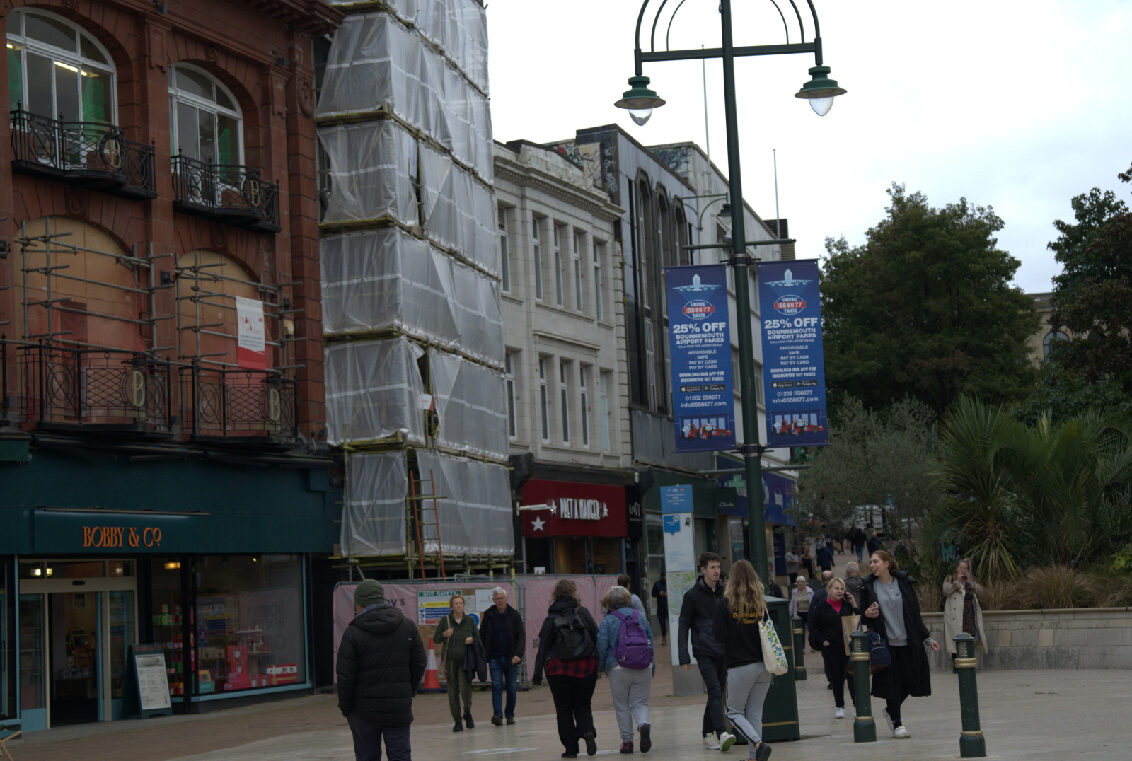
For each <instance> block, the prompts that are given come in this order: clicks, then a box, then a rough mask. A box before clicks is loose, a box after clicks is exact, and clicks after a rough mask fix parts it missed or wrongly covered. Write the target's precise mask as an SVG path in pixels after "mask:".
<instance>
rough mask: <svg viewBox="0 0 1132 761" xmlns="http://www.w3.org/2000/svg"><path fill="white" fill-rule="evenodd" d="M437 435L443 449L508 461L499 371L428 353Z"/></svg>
mask: <svg viewBox="0 0 1132 761" xmlns="http://www.w3.org/2000/svg"><path fill="white" fill-rule="evenodd" d="M428 360H429V375H430V377H431V379H432V389H433V396H434V398H435V400H436V412H437V414H438V415H439V416H440V432H439V433H438V434H437V439H438V441H439V443H440V444H441V445H443V446H447V447H452V448H453V449H460V450H463V451H466V452H469V453H471V454H477V455H486V456H488V457H494V458H496V459H506V458H507V434H506V430H507V428H506V426H507V408H506V407H505V406H504V404H505V402H504V396H503V386H502V385H501V384H500V383H499V372H498V371H497V370H491V369H489V368H486V367H483V366H482V365H477V364H475V363H473V362H469V361H468V360H466V359H463V358H461V357H458V356H455V355H453V354H443V353H441V352H438V351H434V352H429V357H428Z"/></svg>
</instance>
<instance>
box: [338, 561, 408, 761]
mask: <svg viewBox="0 0 1132 761" xmlns="http://www.w3.org/2000/svg"><path fill="white" fill-rule="evenodd" d="M354 612H355V615H354V619H353V620H352V621H351V622H350V625H349V626H347V627H346V631H344V632H343V633H342V641H341V643H340V644H339V645H338V663H337V672H338V708H339V710H341V711H342V715H343V716H345V717H346V722H347V723H348V724H349V725H350V733H351V734H352V735H353V736H354V758H355V759H356V761H381V742H382V739H384V740H385V753H386V755H387V756H388V758H389V761H412V753H411V749H410V745H409V725H410V724H412V722H413V695H415V694H416V692H417V687H418V686H419V685H420V683H421V678H422V677H423V676H424V672H425V651H424V645H422V644H421V637H420V634H419V633H418V632H417V625H416V624H415V623H413V622H412V621H410V620H409V619H408V618H406V617H405V616H404V615H403V614H402V613H401V611H399V610H397V609H396V608H395V607H393V606H392V605H390V604H388V603H387V602H385V588H384V587H382V585H381V582H379V581H375V580H373V579H366V580H365V581H363V582H362V583H360V584H358V586H357V587H356V588H355V589H354Z"/></svg>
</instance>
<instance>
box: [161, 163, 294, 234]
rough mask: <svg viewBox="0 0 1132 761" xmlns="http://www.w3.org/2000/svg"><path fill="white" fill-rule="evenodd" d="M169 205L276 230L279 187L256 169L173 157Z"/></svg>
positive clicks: (277, 230) (244, 224)
mask: <svg viewBox="0 0 1132 761" xmlns="http://www.w3.org/2000/svg"><path fill="white" fill-rule="evenodd" d="M173 205H174V207H175V208H177V209H180V210H181V211H186V212H191V213H195V214H203V215H205V216H208V217H212V218H213V219H218V220H220V221H222V222H227V223H229V224H233V225H239V226H241V227H247V228H250V229H252V230H259V231H261V232H274V233H277V232H279V230H280V229H282V228H280V227H279V186H278V185H277V184H274V183H270V182H266V181H264V180H263V179H262V178H261V177H260V173H259V170H258V169H253V168H251V167H246V166H241V165H239V164H209V163H206V162H203V161H198V160H196V159H191V158H187V157H185V156H174V157H173Z"/></svg>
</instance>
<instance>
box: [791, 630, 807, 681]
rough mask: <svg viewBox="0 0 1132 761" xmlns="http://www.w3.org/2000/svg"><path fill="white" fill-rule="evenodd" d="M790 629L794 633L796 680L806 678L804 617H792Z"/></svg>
mask: <svg viewBox="0 0 1132 761" xmlns="http://www.w3.org/2000/svg"><path fill="white" fill-rule="evenodd" d="M790 630H791V632H793V634H794V681H795V682H804V681H805V680H806V638H805V637H804V636H802V619H800V618H798V617H797V616H795V617H794V618H792V619H790Z"/></svg>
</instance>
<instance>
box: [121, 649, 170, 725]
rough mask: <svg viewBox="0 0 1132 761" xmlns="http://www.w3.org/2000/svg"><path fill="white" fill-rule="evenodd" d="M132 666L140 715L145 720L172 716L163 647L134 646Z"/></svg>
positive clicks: (131, 659) (131, 656)
mask: <svg viewBox="0 0 1132 761" xmlns="http://www.w3.org/2000/svg"><path fill="white" fill-rule="evenodd" d="M130 666H131V670H132V671H133V672H134V683H133V687H134V688H135V689H136V690H137V698H138V703H137V706H136V708H137V710H138V712H139V713H140V715H141V716H142V717H143V718H145V717H147V716H160V715H165V716H170V715H172V713H173V703H172V701H171V700H170V699H169V672H168V671H167V670H166V666H165V650H164V648H163V647H162V646H161V645H134V646H133V647H132V648H130Z"/></svg>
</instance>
